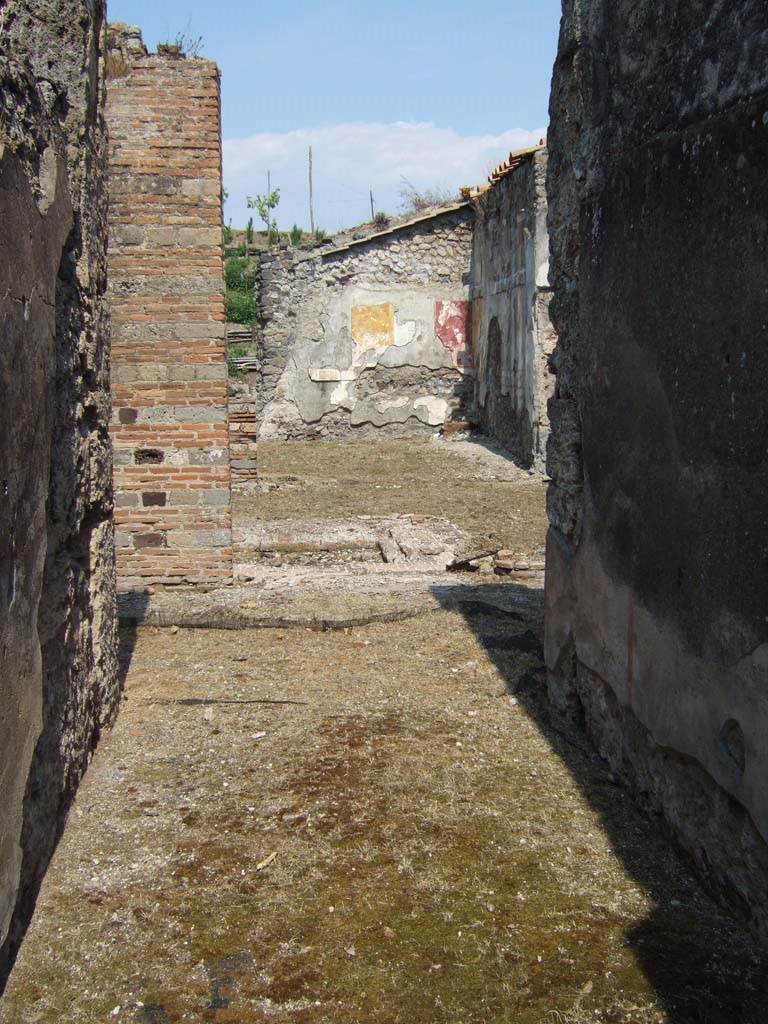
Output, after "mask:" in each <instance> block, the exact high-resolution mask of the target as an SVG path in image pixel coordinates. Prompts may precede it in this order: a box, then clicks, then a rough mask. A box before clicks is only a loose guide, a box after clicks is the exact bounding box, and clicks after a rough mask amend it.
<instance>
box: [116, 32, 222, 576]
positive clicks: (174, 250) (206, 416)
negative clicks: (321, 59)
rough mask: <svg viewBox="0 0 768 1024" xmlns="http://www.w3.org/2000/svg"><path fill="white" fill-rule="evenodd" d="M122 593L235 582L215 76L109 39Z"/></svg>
mask: <svg viewBox="0 0 768 1024" xmlns="http://www.w3.org/2000/svg"><path fill="white" fill-rule="evenodd" d="M107 72H108V76H109V83H108V84H109V89H108V103H107V122H108V126H109V133H110V182H109V190H110V243H109V295H110V307H111V313H112V325H113V327H112V387H113V413H112V426H111V432H112V438H113V443H114V449H115V505H116V509H115V520H116V528H117V538H116V546H117V566H118V576H119V583H120V589H121V590H126V589H131V588H134V587H137V586H138V587H141V586H144V585H146V584H147V583H163V584H173V583H199V582H215V581H216V580H221V579H226V578H229V576H230V574H231V562H232V547H231V522H230V478H229V432H228V423H227V365H226V345H225V337H224V283H223V264H222V252H221V228H222V224H221V119H220V92H219V73H218V69H217V67H216V65H215V64H213V63H212V62H210V61H206V60H199V59H191V58H184V57H182V56H179V55H174V54H172V53H163V54H158V55H154V54H147V52H146V49H145V47H144V45H143V43H142V41H141V36H140V34H139V32H138V30H137V29H133V28H129V27H127V26H123V25H115V26H111V28H110V36H109V56H108V66H107Z"/></svg>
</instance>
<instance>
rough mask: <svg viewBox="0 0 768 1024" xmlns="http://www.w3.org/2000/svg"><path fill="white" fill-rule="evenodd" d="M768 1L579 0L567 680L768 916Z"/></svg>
mask: <svg viewBox="0 0 768 1024" xmlns="http://www.w3.org/2000/svg"><path fill="white" fill-rule="evenodd" d="M766 52H768V7H767V6H766V5H765V3H764V0H735V2H731V3H728V4H725V3H714V4H713V3H711V2H707V3H704V2H703V0H688V2H687V3H682V2H675V3H672V4H666V5H662V4H660V3H658V0H639V2H638V0H566V2H565V3H564V17H563V22H562V28H561V37H560V48H559V55H558V59H557V64H556V68H555V76H554V83H553V94H552V103H551V116H552V124H551V130H550V134H549V152H550V163H549V181H548V191H549V204H550V208H549V230H550V236H551V250H552V260H553V265H552V280H553V284H554V298H553V302H552V313H553V321H554V323H555V326H556V329H557V332H558V336H559V340H558V345H557V349H556V352H555V354H554V359H553V361H554V364H555V366H556V369H557V384H556V393H555V397H554V399H553V401H552V403H551V406H550V416H551V420H552V435H551V437H550V444H549V462H548V466H549V472H550V474H551V476H552V481H553V482H552V486H551V488H550V494H549V514H550V521H551V529H550V531H549V538H548V552H547V629H546V633H547V635H546V657H547V663H548V667H549V673H550V675H549V685H550V689H551V692H552V695H553V698H554V699H555V700H557V701H558V702H559V703H560V704H561V705H563V706H568V705H570V706H572V707H575V708H576V709H581V710H582V711H583V712H584V713H585V714H586V719H587V723H588V725H589V727H590V729H591V730H592V732H593V734H594V736H595V737H596V739H597V742H598V744H599V747H600V749H601V751H602V752H603V753H604V754H605V756H606V757H608V758H609V759H610V760H611V762H612V764H613V765H614V766H615V768H616V769H617V770H618V771H620V772H622V773H623V774H624V775H625V776H626V777H627V778H628V779H630V780H631V781H632V782H633V783H634V785H635V786H636V787H637V789H638V790H639V792H641V793H642V794H643V795H644V797H645V798H646V800H647V801H648V803H649V804H650V805H651V806H652V807H654V808H656V809H658V810H661V811H662V812H663V814H664V815H665V817H666V820H667V821H668V823H669V824H670V826H671V828H672V829H673V830H674V832H675V834H676V835H677V837H678V839H679V840H680V842H681V843H682V844H683V845H684V847H685V848H686V849H687V850H688V851H689V853H690V854H691V856H692V857H693V858H694V860H695V861H696V862H697V863H698V865H699V867H700V868H701V870H702V871H704V872H706V873H707V874H708V875H709V878H710V880H711V881H712V882H714V884H715V885H716V886H718V887H719V888H720V889H721V891H722V892H723V893H726V894H728V895H729V896H730V897H731V898H732V899H733V900H734V901H735V902H736V903H737V904H738V905H739V906H740V907H741V908H742V909H743V910H744V912H745V914H747V915H748V916H749V917H750V918H751V920H752V922H753V924H754V926H755V928H756V929H757V930H758V932H760V933H761V934H762V936H763V937H764V938H768V845H766V840H768V787H766V785H765V778H766V773H767V772H768V701H767V700H766V697H767V696H768V620H767V619H766V609H768V547H766V537H767V536H768V512H766V500H765V498H766V494H767V493H768V456H767V454H766V453H767V452H768V412H767V411H766V409H767V407H766V401H765V394H764V391H765V381H766V380H767V379H768V333H767V332H768V326H767V325H768V291H767V290H766V283H765V253H766V249H767V248H768V221H767V220H766V216H765V211H766V208H768V177H767V176H766V173H765V170H766V167H768V64H767V63H766V61H765V54H766Z"/></svg>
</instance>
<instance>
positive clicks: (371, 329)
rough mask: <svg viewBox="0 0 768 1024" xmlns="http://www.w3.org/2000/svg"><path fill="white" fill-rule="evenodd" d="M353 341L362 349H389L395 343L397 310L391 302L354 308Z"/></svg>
mask: <svg viewBox="0 0 768 1024" xmlns="http://www.w3.org/2000/svg"><path fill="white" fill-rule="evenodd" d="M352 340H353V341H354V343H355V344H356V345H359V346H360V348H362V349H370V348H375V349H381V350H384V349H386V348H389V346H390V345H393V344H394V342H395V310H394V307H393V306H392V303H391V302H383V303H382V304H381V305H380V306H353V307H352Z"/></svg>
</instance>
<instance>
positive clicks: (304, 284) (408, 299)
mask: <svg viewBox="0 0 768 1024" xmlns="http://www.w3.org/2000/svg"><path fill="white" fill-rule="evenodd" d="M471 220H472V213H471V210H470V209H469V208H468V207H464V208H461V209H459V210H458V211H454V212H450V213H446V214H443V215H439V216H436V217H433V218H428V219H425V220H423V221H421V222H420V223H419V224H416V225H414V226H412V227H410V228H405V229H402V230H399V231H395V232H393V233H391V234H388V235H386V236H384V237H381V238H372V239H371V240H369V241H367V242H365V243H360V244H356V245H353V246H352V247H350V248H349V249H345V250H342V251H336V252H333V251H330V252H326V253H325V254H322V253H321V254H319V255H318V254H317V253H316V252H302V251H298V250H285V251H282V252H280V253H270V254H268V255H265V256H264V257H262V265H261V282H260V293H261V317H262V321H261V343H262V352H261V360H262V382H261V388H260V395H259V401H258V419H259V436H260V437H261V438H292V437H313V436H315V437H316V436H320V437H329V436H340V435H345V434H349V433H350V432H351V431H354V432H355V433H356V434H358V435H360V436H366V435H371V434H380V433H388V434H400V433H410V432H414V431H429V430H433V429H434V428H435V427H437V426H439V425H441V424H442V423H443V422H444V421H445V420H446V419H448V418H450V416H451V415H452V413H454V412H455V411H456V410H457V409H458V408H459V407H460V405H461V403H462V401H463V399H464V396H465V394H466V390H467V380H468V376H467V375H469V374H471V369H472V358H471V339H470V337H469V317H468V310H469V304H468V297H469V291H468V275H469V260H470V246H471V230H472V228H471Z"/></svg>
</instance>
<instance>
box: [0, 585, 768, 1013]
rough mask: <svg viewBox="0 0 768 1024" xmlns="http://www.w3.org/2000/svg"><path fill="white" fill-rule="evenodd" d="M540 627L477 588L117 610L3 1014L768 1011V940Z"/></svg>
mask: <svg viewBox="0 0 768 1024" xmlns="http://www.w3.org/2000/svg"><path fill="white" fill-rule="evenodd" d="M532 636H533V637H534V639H535V638H538V639H540V637H541V618H540V611H539V610H537V609H535V608H534V609H533V610H531V609H530V606H527V609H526V607H523V606H521V611H520V613H519V614H518V613H513V614H512V615H510V614H509V613H501V612H498V611H493V610H491V609H488V610H486V611H484V610H483V608H482V606H478V604H477V603H476V602H475V604H473V605H468V606H467V608H466V610H465V613H464V614H462V613H459V612H456V611H443V612H437V613H433V614H428V615H424V616H421V617H419V618H414V619H410V620H408V621H404V622H398V623H379V624H374V625H370V626H365V627H360V628H357V629H354V630H351V631H347V632H328V633H313V632H310V631H305V630H291V631H289V630H258V631H242V632H230V631H221V632H218V631H212V630H209V631H206V630H181V631H179V632H176V633H174V632H171V631H170V630H159V629H146V630H143V631H140V632H139V634H138V636H134V635H132V634H131V633H126V634H125V635H124V643H125V647H124V656H125V658H126V660H127V659H128V657H129V655H130V670H129V673H128V689H127V702H126V704H125V706H124V709H123V711H122V713H121V715H120V718H119V720H118V723H117V725H116V727H115V728H114V730H113V732H112V733H111V735H110V736H108V737H107V738H106V739H105V741H104V743H103V744H102V747H101V749H100V750H99V752H98V753H97V756H96V759H95V762H94V764H93V765H92V767H91V769H90V771H89V773H88V776H87V778H86V781H85V783H84V785H83V787H82V789H81V791H80V794H79V795H78V798H77V802H76V804H75V807H74V809H73V811H72V814H71V815H70V820H69V824H68V827H67V831H66V834H65V836H64V839H63V841H62V843H61V845H60V847H59V850H58V852H57V854H56V857H55V859H54V862H53V865H52V867H51V870H50V872H49V874H48V876H47V878H46V880H45V883H44V886H43V890H42V893H41V897H40V900H39V904H38V910H37V914H36V917H35V920H34V922H33V925H32V928H31V930H30V932H29V935H28V938H27V941H26V943H25V946H24V947H23V949H22V953H21V956H20V958H19V961H18V963H17V967H16V969H15V972H14V974H13V975H12V977H11V981H10V983H9V986H8V989H7V992H6V995H5V997H4V1000H3V1001H2V1004H0V1006H1V1008H0V1021H2V1022H3V1024H27V1022H40V1024H53V1022H56V1024H62V1022H68V1021H72V1022H78V1024H79V1022H83V1024H86V1022H88V1024H90V1022H97V1021H98V1022H107V1021H113V1020H116V1021H122V1022H137V1024H138V1022H141V1024H167V1022H173V1024H175V1022H179V1021H214V1022H217V1024H251V1022H261V1021H286V1022H287V1021H297V1022H306V1024H322V1022H333V1024H357V1022H364V1021H371V1022H376V1024H400V1022H402V1024H427V1022H430V1024H431V1022H435V1021H447V1022H455V1024H459V1022H461V1024H475V1022H477V1024H493V1022H502V1021H503V1022H512V1021H514V1022H521V1024H529V1022H530V1024H538V1022H545V1021H546V1022H575V1024H580V1022H586V1021H605V1022H622V1024H630V1022H631V1024H650V1022H674V1024H682V1022H688V1021H690V1022H708V1024H709V1022H711V1024H726V1022H728V1024H731V1022H735V1021H744V1022H747V1021H750V1022H752V1021H754V1022H755V1024H756V1022H758V1021H761V1022H762V1021H764V1020H765V1019H766V1016H765V1009H766V1006H768V999H767V997H766V975H765V966H766V964H765V960H763V959H761V957H760V954H759V953H758V952H757V951H756V950H755V948H754V947H753V945H752V944H751V943H750V941H749V938H748V936H746V935H745V933H744V932H743V931H742V930H741V929H740V928H739V927H738V926H737V925H736V924H735V923H734V922H733V921H732V920H731V919H730V918H729V917H728V916H727V915H726V914H724V913H723V912H721V911H720V910H719V909H718V908H717V907H716V906H715V905H714V904H713V903H712V902H711V901H710V900H709V899H708V898H707V897H706V896H705V895H704V894H703V892H702V890H701V888H700V887H699V885H698V884H697V882H696V881H695V880H694V879H693V878H692V877H691V876H690V874H689V873H688V871H687V869H686V867H685V865H684V864H682V863H681V862H680V860H679V859H678V858H677V856H676V855H675V854H674V852H673V851H672V850H671V848H670V846H669V845H668V843H667V842H666V841H665V839H664V837H663V836H662V835H661V833H660V832H659V831H658V830H657V828H656V827H655V826H654V825H653V823H651V822H649V821H648V820H647V819H646V818H644V817H643V816H642V815H641V814H640V813H639V812H638V811H637V810H636V808H635V805H634V804H633V802H632V800H631V799H630V797H629V796H628V794H626V793H625V792H624V791H623V790H622V789H620V788H618V787H617V786H615V785H614V784H613V783H612V781H611V778H610V776H609V773H608V771H607V769H606V768H605V766H604V765H603V764H602V763H601V762H600V761H599V760H598V759H596V757H595V755H594V754H592V752H591V751H590V748H589V747H588V746H587V744H586V743H585V741H584V739H583V737H582V736H581V735H580V733H579V732H578V731H575V730H572V729H571V728H570V727H569V726H567V724H566V723H563V722H557V721H553V720H551V719H550V717H549V712H548V710H547V704H546V700H545V699H544V698H543V696H542V693H541V685H542V672H541V655H540V650H539V649H537V647H538V645H537V643H536V642H532V640H531V637H532ZM273 853H274V854H276V856H275V858H274V860H273V861H272V862H271V863H269V864H268V865H267V866H265V867H263V868H262V869H261V870H259V869H258V868H259V865H261V864H263V863H264V862H265V861H266V860H267V859H268V858H269V857H270V855H271V854H273ZM118 1007H119V1009H118Z"/></svg>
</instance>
